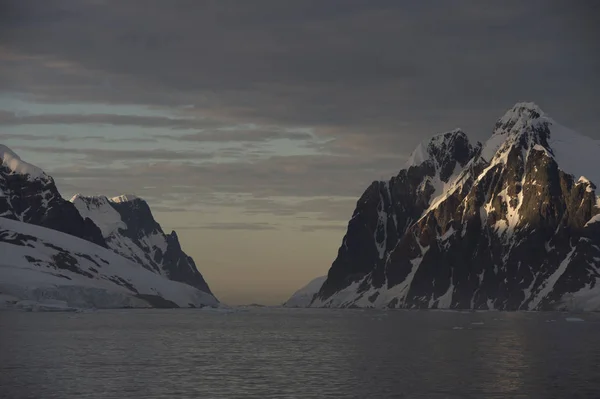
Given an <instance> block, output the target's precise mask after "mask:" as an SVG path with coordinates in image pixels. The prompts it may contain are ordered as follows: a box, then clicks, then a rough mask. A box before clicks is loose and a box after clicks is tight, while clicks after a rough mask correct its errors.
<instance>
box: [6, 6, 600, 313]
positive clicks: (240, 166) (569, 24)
mask: <svg viewBox="0 0 600 399" xmlns="http://www.w3.org/2000/svg"><path fill="white" fill-rule="evenodd" d="M598 17H600V3H599V2H596V1H593V0H590V1H584V0H580V1H572V0H567V1H552V0H541V1H540V0H528V1H512V0H507V1H502V2H499V1H497V2H490V1H488V2H483V1H478V0H473V1H463V0H452V1H442V0H437V1H432V0H422V1H418V2H416V1H400V0H398V1H396V0H394V1H384V0H381V1H379V0H374V1H367V0H362V1H355V0H328V1H321V0H318V1H317V0H301V1H294V2H292V1H280V0H254V1H242V0H238V1H230V0H220V1H205V0H194V1H191V0H189V1H188V0H172V1H160V0H128V1H118V0H114V1H113V0H72V1H62V0H46V1H33V0H32V1H30V0H0V142H1V143H3V144H6V145H8V146H9V147H11V148H12V149H13V150H14V151H15V152H17V153H18V154H19V155H20V156H21V158H23V159H24V160H26V161H28V162H30V163H33V164H36V165H38V166H40V167H42V168H43V169H44V170H45V171H46V172H47V173H48V174H50V175H51V176H53V177H54V178H55V181H56V183H57V185H58V188H59V190H60V191H61V193H62V194H63V196H64V197H66V198H70V197H71V196H72V195H73V194H75V193H82V194H85V195H106V196H109V197H110V196H116V195H119V194H122V193H128V194H135V195H138V196H140V197H142V198H144V199H145V200H146V201H147V202H148V203H149V204H150V206H151V208H152V210H153V214H154V216H155V218H156V219H157V220H158V222H159V223H161V225H162V226H163V229H165V230H167V231H170V230H171V229H174V230H176V231H177V233H178V236H179V238H180V240H181V241H182V245H183V249H184V250H185V251H186V252H187V253H188V254H189V255H190V256H192V257H193V258H194V260H195V261H196V264H197V265H198V268H199V269H200V271H201V272H202V274H203V275H204V277H205V278H206V280H207V281H208V283H209V285H210V286H211V289H212V290H213V292H214V293H215V294H216V296H217V297H218V298H219V299H220V300H221V301H223V302H225V303H230V304H244V303H263V304H278V303H281V302H283V301H285V300H286V299H287V297H289V295H290V294H292V293H293V292H294V291H295V290H296V289H298V288H300V287H301V286H303V285H304V284H306V283H307V282H308V281H309V280H311V279H313V278H314V277H317V276H320V275H324V274H326V273H327V270H328V269H329V266H330V265H331V263H332V261H333V260H334V258H335V256H336V254H337V250H338V248H339V246H340V244H341V241H342V238H343V235H344V232H345V227H346V225H347V223H348V220H349V219H350V217H351V215H352V211H353V209H354V206H355V204H356V201H357V199H358V197H359V196H360V195H361V193H362V192H363V191H364V190H365V189H366V187H368V185H369V184H370V183H371V182H372V181H373V180H379V179H388V178H389V177H391V176H392V175H395V174H397V173H398V171H399V170H400V169H401V168H402V166H403V164H404V162H405V160H406V158H407V157H408V156H409V155H410V153H411V152H412V150H413V149H414V147H415V146H416V145H417V144H418V143H419V142H420V141H422V140H425V139H427V138H428V137H430V136H432V135H434V134H438V133H442V132H445V131H449V130H452V129H454V128H457V127H460V128H462V129H463V130H465V131H466V132H467V134H469V136H470V137H471V138H472V139H473V140H474V141H477V140H479V141H482V140H485V139H486V138H487V137H488V136H489V135H490V134H491V131H492V128H493V126H494V123H495V121H496V120H497V119H498V118H499V117H500V116H501V115H502V114H503V113H504V112H505V111H506V109H508V108H510V107H511V106H512V105H513V104H514V103H516V102H519V101H533V102H536V103H537V104H538V105H539V106H540V107H541V108H542V109H543V110H544V111H545V112H546V113H548V114H549V115H551V116H552V117H553V118H554V119H556V120H557V121H560V122H561V123H562V124H564V125H566V126H569V127H571V128H573V129H575V130H577V131H579V132H580V133H582V134H585V135H588V136H591V137H594V138H599V139H600V129H599V126H598V118H597V115H598V112H599V111H600V109H599V108H600V90H599V89H600V74H599V73H598V71H599V70H600V51H599V50H600V48H599V47H600V45H599V43H600V40H598V39H599V38H600V35H599V29H598V27H597V20H598V19H599V18H598Z"/></svg>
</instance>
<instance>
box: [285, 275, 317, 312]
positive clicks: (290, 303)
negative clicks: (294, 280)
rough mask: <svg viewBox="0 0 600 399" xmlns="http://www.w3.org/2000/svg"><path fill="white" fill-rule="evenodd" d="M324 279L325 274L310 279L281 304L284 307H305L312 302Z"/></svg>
mask: <svg viewBox="0 0 600 399" xmlns="http://www.w3.org/2000/svg"><path fill="white" fill-rule="evenodd" d="M326 279H327V276H321V277H317V278H315V279H313V280H311V281H310V282H309V283H308V284H306V285H305V286H304V287H302V288H300V289H299V290H298V291H296V292H294V294H293V295H292V296H291V297H290V299H288V300H287V301H286V302H285V303H284V304H283V306H284V307H286V308H304V307H307V306H308V305H310V303H311V302H312V300H313V298H314V296H315V295H316V294H317V293H318V292H319V290H320V289H321V286H322V285H323V283H324V282H325V280H326Z"/></svg>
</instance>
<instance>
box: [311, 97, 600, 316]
mask: <svg viewBox="0 0 600 399" xmlns="http://www.w3.org/2000/svg"><path fill="white" fill-rule="evenodd" d="M598 182H600V146H599V143H598V142H597V141H595V140H593V139H590V138H588V137H586V136H582V135H580V134H578V133H575V132H573V131H571V130H569V129H567V128H565V127H563V126H561V125H560V124H558V123H556V122H555V121H554V120H552V119H551V118H550V117H548V116H547V115H545V114H544V112H543V111H542V110H541V109H540V108H539V107H538V106H537V105H535V104H533V103H518V104H516V105H515V106H514V107H512V108H511V109H510V110H509V111H508V112H506V114H505V115H504V116H502V117H501V118H500V119H498V121H497V122H496V124H495V127H494V130H493V134H492V135H491V137H490V138H489V139H488V140H487V141H486V142H485V143H484V144H483V145H482V144H480V143H476V144H471V143H470V142H469V140H468V138H467V136H466V135H465V134H464V133H463V132H462V131H460V130H455V131H452V132H449V133H444V134H442V135H438V136H435V137H434V138H432V139H431V140H430V141H429V142H427V143H422V144H420V145H419V146H418V147H417V149H416V150H415V151H414V152H413V153H412V155H411V156H410V159H409V160H408V162H407V163H406V166H405V169H403V170H401V171H400V173H399V174H398V175H397V176H395V177H393V178H392V179H391V180H389V181H378V182H374V183H372V184H371V185H370V186H369V188H368V189H367V190H366V191H365V193H364V194H363V195H362V197H361V198H360V199H359V200H358V203H357V206H356V209H355V211H354V213H353V216H352V219H351V220H350V222H349V223H348V229H347V232H346V235H345V236H344V238H343V241H342V245H341V247H340V249H339V251H338V256H337V258H336V259H335V261H334V262H333V264H332V266H331V268H330V270H329V273H328V276H327V279H326V280H325V282H324V283H323V285H322V286H321V288H320V290H319V291H318V293H316V294H315V295H314V297H313V299H312V301H311V304H310V306H315V307H391V308H451V309H503V310H517V309H525V310H550V309H563V308H570V309H585V310H591V309H599V308H600V285H598V284H597V283H598V279H599V278H600V223H597V222H598V221H600V208H599V207H600V200H599V198H598V197H597V196H596V192H595V190H596V185H595V183H598Z"/></svg>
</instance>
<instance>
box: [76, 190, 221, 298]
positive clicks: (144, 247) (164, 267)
mask: <svg viewBox="0 0 600 399" xmlns="http://www.w3.org/2000/svg"><path fill="white" fill-rule="evenodd" d="M71 202H72V203H73V204H74V205H75V207H76V208H77V210H78V211H79V213H80V214H81V216H82V217H84V218H89V219H91V220H92V221H93V222H94V223H95V224H96V225H97V226H98V227H99V228H100V231H101V232H102V236H103V238H104V240H105V241H106V244H107V246H108V248H110V249H112V250H113V251H115V252H116V253H118V254H120V255H122V256H124V257H125V258H127V259H129V260H131V261H133V262H137V263H139V264H140V265H142V266H144V267H145V268H146V269H148V270H151V271H153V272H155V273H159V274H161V275H163V276H165V277H167V278H169V279H171V280H174V281H180V282H182V283H186V284H189V285H191V286H193V287H196V288H198V289H199V290H202V291H204V292H207V293H210V289H209V287H208V284H206V281H204V278H203V277H202V275H201V274H200V272H199V271H198V269H197V268H196V265H195V263H194V260H193V259H192V258H191V257H189V256H187V255H186V254H185V252H183V250H182V249H181V245H180V244H179V239H178V238H177V234H176V233H175V232H174V231H172V232H171V233H170V234H168V235H167V234H165V233H164V232H163V230H162V228H161V226H160V225H159V224H158V223H157V222H156V220H154V217H153V216H152V212H151V211H150V207H149V206H148V204H147V203H146V201H144V200H143V199H141V198H138V197H135V196H131V195H122V196H119V197H115V198H111V199H108V198H107V197H104V196H98V197H86V196H82V195H80V194H77V195H75V196H74V197H73V198H71Z"/></svg>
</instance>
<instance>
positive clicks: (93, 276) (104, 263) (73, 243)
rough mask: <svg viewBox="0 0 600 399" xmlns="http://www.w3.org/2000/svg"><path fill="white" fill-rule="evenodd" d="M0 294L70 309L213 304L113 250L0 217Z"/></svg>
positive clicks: (207, 297)
mask: <svg viewBox="0 0 600 399" xmlns="http://www.w3.org/2000/svg"><path fill="white" fill-rule="evenodd" d="M0 253H1V254H2V258H1V259H0V294H2V295H3V296H9V297H14V298H16V299H17V300H19V301H34V302H36V303H39V304H41V305H44V304H46V303H50V304H53V303H55V302H56V301H61V302H63V303H64V304H66V305H67V306H69V307H72V308H122V307H159V308H170V307H203V306H217V305H218V301H217V300H216V299H215V298H214V297H213V296H212V295H210V294H208V293H205V292H202V291H200V290H198V289H196V288H194V287H191V286H189V285H187V284H182V283H179V282H175V281H171V280H168V279H166V278H164V277H163V276H160V275H159V274H156V273H153V272H151V271H149V270H147V269H145V268H143V267H142V266H141V265H139V264H137V263H134V262H131V261H129V260H127V259H125V258H123V257H122V256H120V255H118V254H116V253H114V252H113V251H111V250H109V249H106V248H103V247H101V246H99V245H96V244H93V243H91V242H89V241H86V240H82V239H80V238H77V237H74V236H71V235H68V234H64V233H61V232H58V231H55V230H50V229H47V228H44V227H40V226H35V225H33V224H28V223H23V222H19V221H15V220H10V219H6V218H0Z"/></svg>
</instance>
